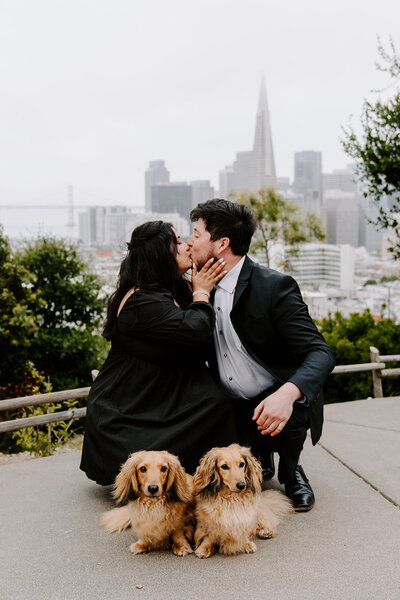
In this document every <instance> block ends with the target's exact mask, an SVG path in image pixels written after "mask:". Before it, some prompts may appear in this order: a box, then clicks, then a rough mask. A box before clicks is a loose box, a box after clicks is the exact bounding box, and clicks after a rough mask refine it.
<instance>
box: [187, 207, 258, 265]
mask: <svg viewBox="0 0 400 600" xmlns="http://www.w3.org/2000/svg"><path fill="white" fill-rule="evenodd" d="M190 219H191V220H192V221H198V220H199V219H203V221H204V223H205V226H206V229H207V231H208V232H209V233H210V238H211V241H212V242H215V241H216V240H219V239H221V238H222V237H228V238H229V240H230V246H231V249H232V252H233V254H236V255H237V256H244V255H245V254H247V252H248V250H249V246H250V242H251V238H252V237H253V234H254V232H255V230H256V222H255V219H254V216H253V214H252V212H251V211H250V209H248V208H247V207H246V206H243V204H237V203H236V202H230V201H229V200H222V199H219V198H216V199H215V200H208V201H207V202H203V203H202V204H198V205H197V206H196V208H194V209H193V210H192V212H191V213H190Z"/></svg>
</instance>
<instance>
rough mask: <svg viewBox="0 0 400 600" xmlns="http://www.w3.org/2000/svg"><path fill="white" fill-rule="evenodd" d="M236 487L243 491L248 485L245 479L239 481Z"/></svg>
mask: <svg viewBox="0 0 400 600" xmlns="http://www.w3.org/2000/svg"><path fill="white" fill-rule="evenodd" d="M236 487H237V489H238V490H240V491H242V490H244V488H245V487H246V484H245V482H244V481H239V483H237V484H236Z"/></svg>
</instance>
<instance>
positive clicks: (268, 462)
mask: <svg viewBox="0 0 400 600" xmlns="http://www.w3.org/2000/svg"><path fill="white" fill-rule="evenodd" d="M261 465H262V484H261V487H262V489H264V484H266V482H267V481H269V480H270V479H272V478H273V476H274V475H275V461H274V453H273V452H270V453H269V454H266V455H265V456H263V457H262V458H261ZM265 489H266V488H265Z"/></svg>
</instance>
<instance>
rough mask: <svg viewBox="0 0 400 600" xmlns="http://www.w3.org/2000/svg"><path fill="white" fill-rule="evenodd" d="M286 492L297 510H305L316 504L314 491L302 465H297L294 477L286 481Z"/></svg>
mask: <svg viewBox="0 0 400 600" xmlns="http://www.w3.org/2000/svg"><path fill="white" fill-rule="evenodd" d="M285 494H286V496H287V497H288V498H289V499H290V500H291V501H292V503H293V507H294V510H295V511H296V512H305V511H307V510H311V509H312V507H313V506H314V502H315V497H314V492H313V491H312V489H311V486H310V484H309V483H308V479H307V477H306V474H305V473H304V471H303V467H302V466H301V465H297V467H296V473H295V476H294V478H293V479H292V480H291V481H289V482H288V483H285Z"/></svg>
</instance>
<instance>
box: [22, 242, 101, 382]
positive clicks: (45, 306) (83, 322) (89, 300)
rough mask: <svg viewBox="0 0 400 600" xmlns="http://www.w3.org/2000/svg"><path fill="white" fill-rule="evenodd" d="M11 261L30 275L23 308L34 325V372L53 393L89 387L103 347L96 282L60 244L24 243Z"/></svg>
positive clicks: (72, 251)
mask: <svg viewBox="0 0 400 600" xmlns="http://www.w3.org/2000/svg"><path fill="white" fill-rule="evenodd" d="M15 260H16V263H17V264H19V265H20V266H21V267H22V268H24V269H25V270H26V272H27V273H30V277H29V283H28V285H29V287H30V294H29V296H28V297H27V298H26V305H27V309H28V311H29V313H30V314H31V315H32V316H33V318H34V321H35V323H36V325H37V331H36V332H35V334H34V336H33V338H32V339H30V351H31V357H32V360H33V362H34V365H35V367H36V368H37V369H38V370H39V371H43V372H44V373H45V374H46V376H48V377H49V378H50V381H51V383H52V386H53V389H54V390H59V389H67V388H73V387H79V386H82V385H89V384H90V382H91V376H90V373H91V370H92V369H94V368H96V367H98V366H99V364H101V362H102V361H103V359H104V355H105V351H106V347H107V345H106V342H105V341H104V340H103V339H102V338H101V336H100V335H99V325H100V322H101V320H102V317H103V315H104V308H105V304H106V302H105V298H104V297H103V295H102V294H101V287H102V285H101V281H100V279H99V277H98V276H97V275H94V274H93V273H91V272H90V269H89V266H88V265H87V264H86V263H85V262H84V261H83V260H82V258H81V257H80V255H79V251H78V247H77V246H76V245H74V244H72V243H69V242H67V241H66V240H63V239H56V238H52V237H39V238H38V239H36V240H34V241H28V242H25V244H24V246H23V248H22V249H21V250H20V251H19V252H17V253H16V256H15Z"/></svg>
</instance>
